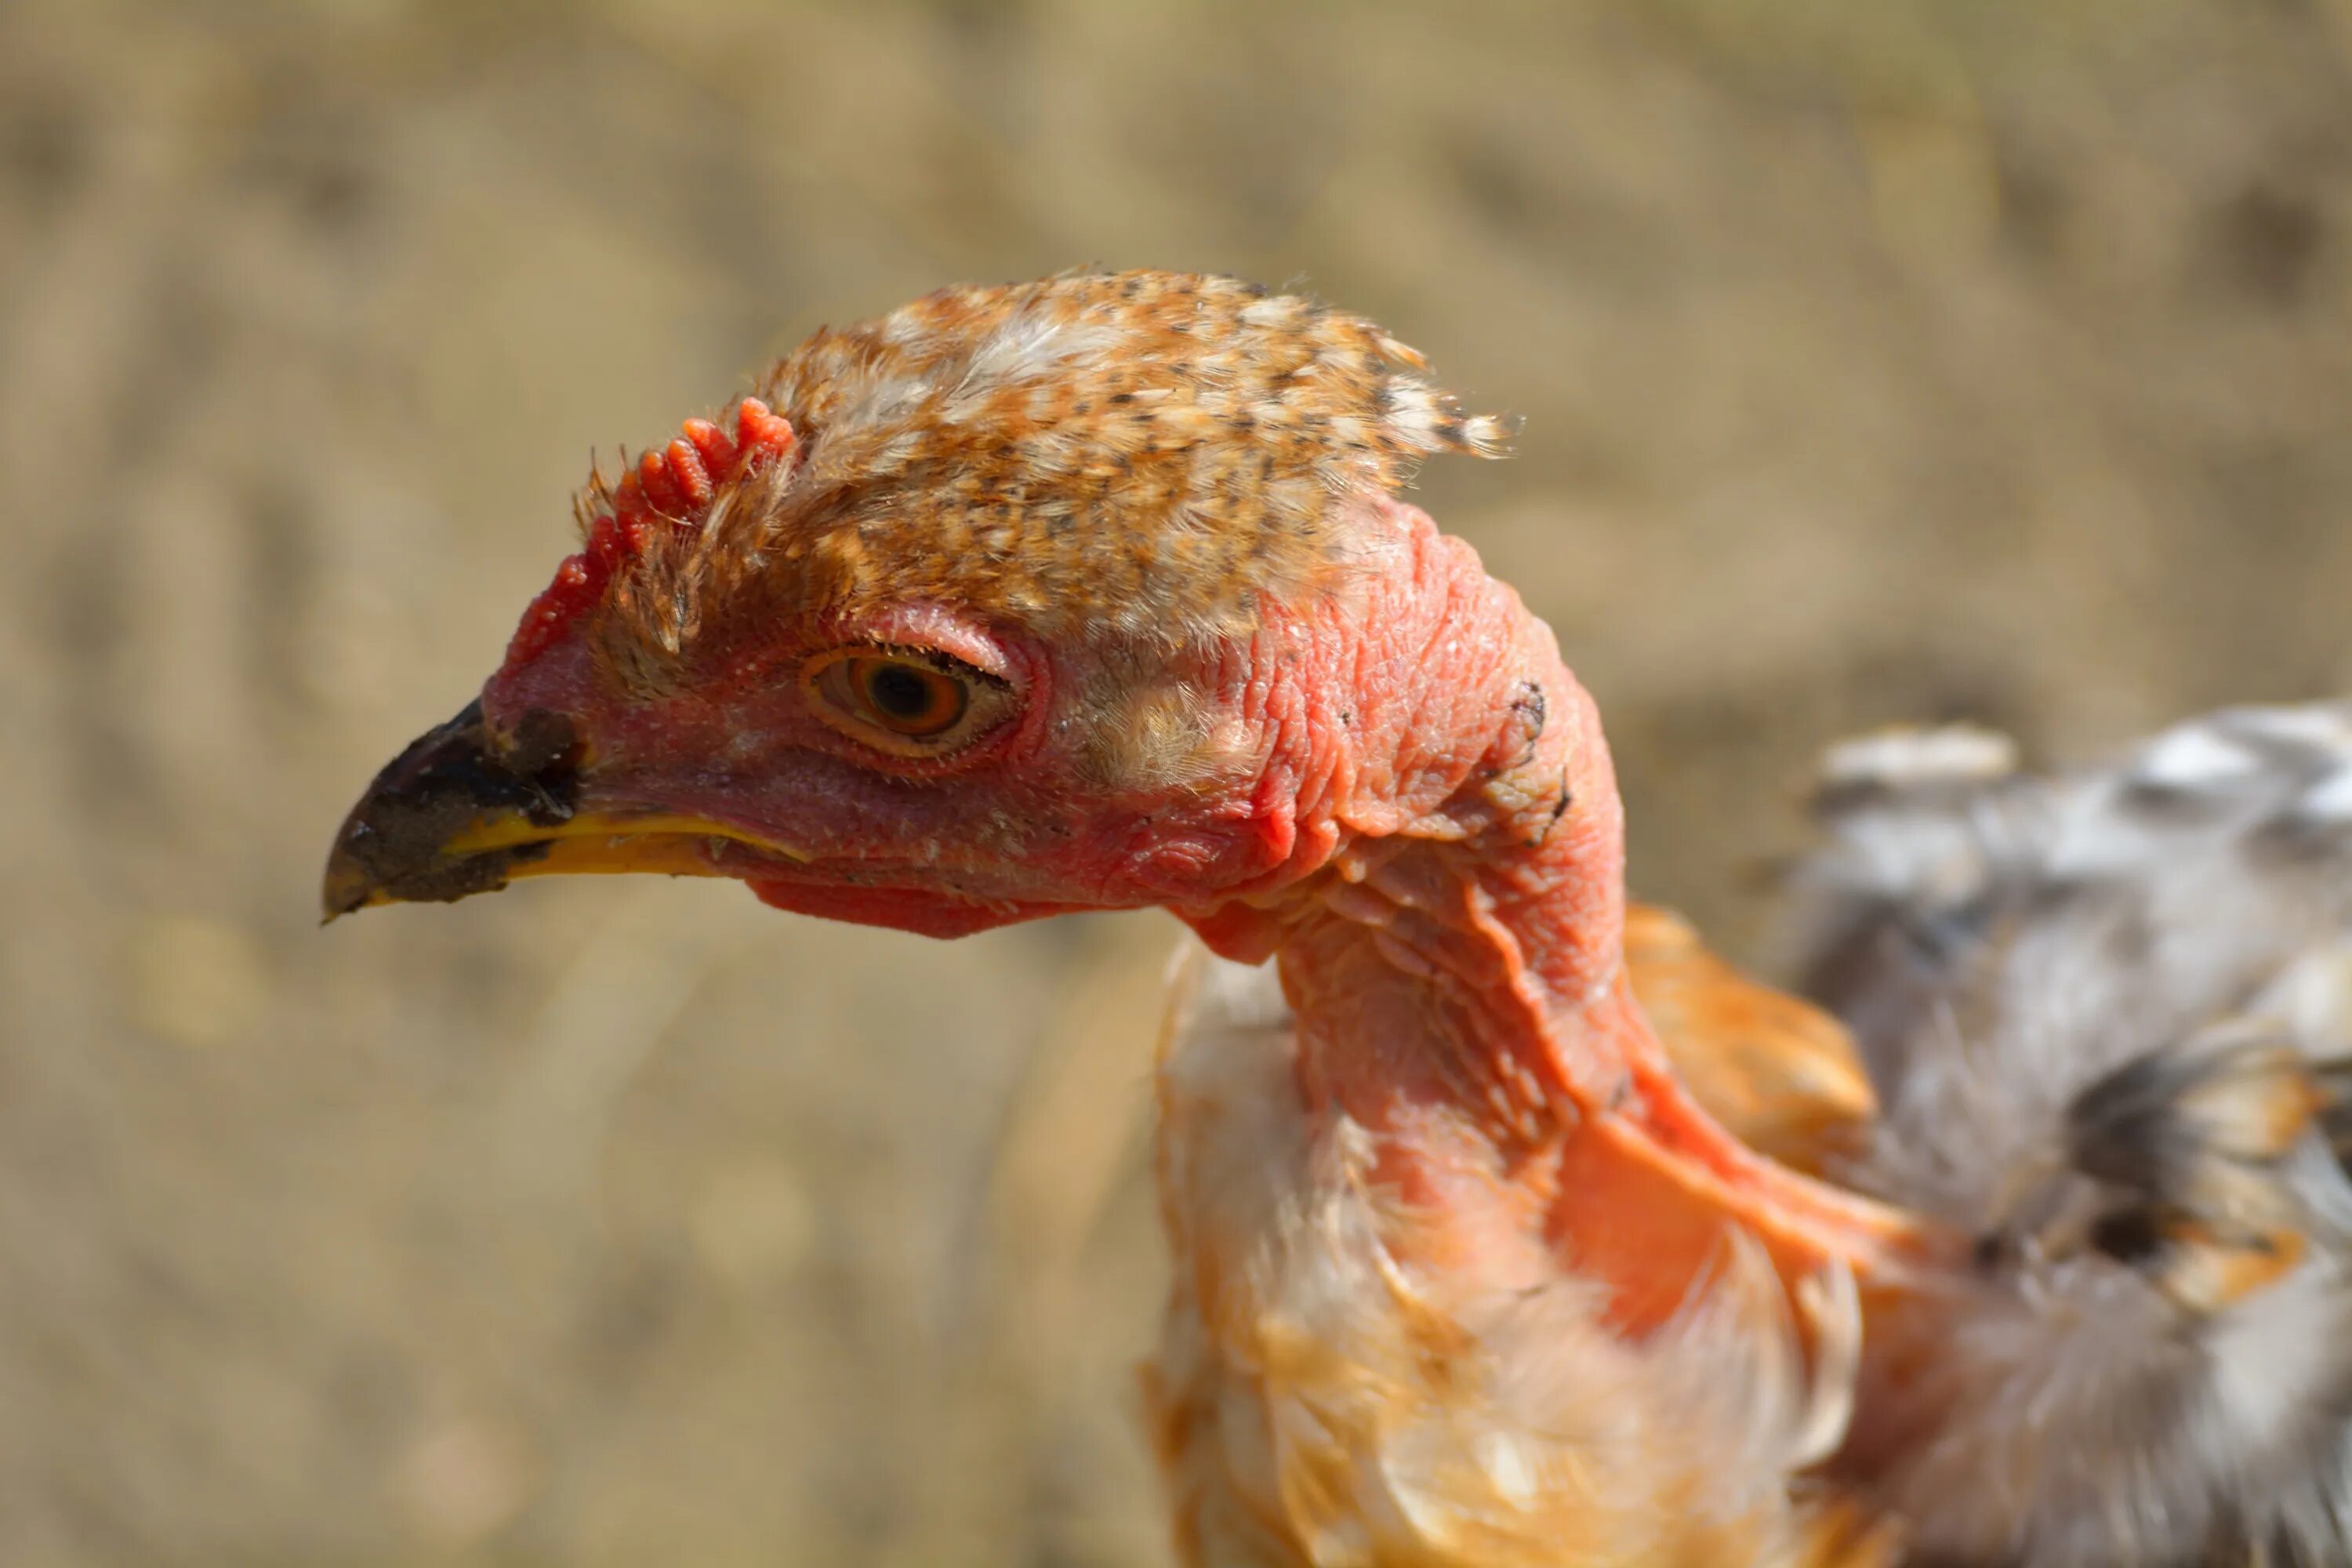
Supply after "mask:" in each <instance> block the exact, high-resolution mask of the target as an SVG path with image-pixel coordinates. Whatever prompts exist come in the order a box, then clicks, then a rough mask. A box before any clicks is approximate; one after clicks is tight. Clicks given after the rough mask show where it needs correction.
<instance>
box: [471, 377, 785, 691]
mask: <svg viewBox="0 0 2352 1568" xmlns="http://www.w3.org/2000/svg"><path fill="white" fill-rule="evenodd" d="M799 445H800V439H799V437H796V436H794V435H793V426H792V424H791V422H790V421H789V420H787V419H786V418H785V417H784V416H782V415H781V414H778V413H777V412H775V410H773V409H772V408H770V407H769V406H768V405H766V404H764V403H762V402H761V401H760V400H759V399H758V398H756V397H747V398H745V399H743V401H742V402H740V403H739V404H737V405H735V434H734V435H732V436H730V435H728V434H727V432H726V431H724V430H722V429H720V428H719V426H716V425H714V424H712V423H711V422H710V421H709V420H708V419H689V420H688V421H687V422H686V424H685V426H684V427H683V434H681V435H680V436H679V437H678V438H677V440H674V441H672V442H671V443H670V444H669V445H668V446H667V447H660V448H658V449H656V450H653V451H648V452H646V454H645V455H644V456H643V457H641V458H638V459H637V466H636V467H635V468H632V469H631V470H629V472H627V473H626V474H625V475H623V476H622V478H621V482H620V483H619V484H618V485H616V486H614V488H613V489H612V490H611V491H610V492H605V491H604V489H603V487H602V485H601V484H600V485H599V486H598V487H597V490H596V494H597V495H598V497H599V499H600V500H604V502H605V503H606V504H605V505H604V506H602V507H600V508H599V509H598V510H597V512H596V514H595V516H594V518H593V521H591V522H590V523H589V525H588V548H587V549H585V550H583V551H582V552H580V553H579V554H577V555H572V556H569V557H567V558H566V559H565V560H564V563H563V564H562V566H559V567H557V568H556V572H555V581H554V582H552V583H550V584H548V585H547V587H546V589H545V591H543V592H542V593H541V595H539V597H538V598H536V599H533V600H532V601H531V602H530V609H528V610H525V611H524V612H523V616H522V625H520V626H517V627H516V628H515V635H514V640H513V641H511V642H509V644H508V645H507V658H506V664H505V666H504V668H506V669H512V668H516V667H517V666H518V665H521V664H524V663H526V662H528V661H529V660H530V659H532V658H537V657H538V656H539V655H540V654H541V653H544V652H545V651H546V650H547V649H548V648H549V647H551V645H552V644H553V643H554V642H555V640H556V639H557V638H558V637H561V636H562V633H563V628H564V627H565V626H569V625H570V624H571V623H572V620H573V619H574V618H575V617H576V616H579V615H580V614H581V612H582V611H583V610H586V609H587V608H588V607H589V606H591V605H595V604H597V603H599V602H601V601H602V600H603V598H604V589H605V587H606V585H607V584H610V583H611V582H612V580H613V574H614V573H615V572H617V571H619V570H620V568H621V565H622V563H624V562H626V561H629V560H631V559H633V558H635V557H636V556H638V555H642V554H643V553H645V552H646V548H647V546H649V545H650V544H651V543H652V542H654V540H655V539H656V538H658V537H659V534H658V533H657V530H665V529H666V530H670V531H676V532H680V533H692V532H694V531H696V530H698V529H699V528H700V527H701V526H702V524H703V521H704V519H705V518H707V517H708V516H709V511H710V500H711V498H712V497H713V496H714V495H716V494H717V493H718V489H719V486H721V485H723V484H726V483H727V482H729V481H730V480H731V479H740V478H742V477H743V476H744V475H746V474H749V473H751V472H754V471H755V470H757V469H760V468H766V467H768V466H769V465H771V464H773V463H788V462H790V461H791V460H792V457H793V450H794V448H795V447H798V446H799Z"/></svg>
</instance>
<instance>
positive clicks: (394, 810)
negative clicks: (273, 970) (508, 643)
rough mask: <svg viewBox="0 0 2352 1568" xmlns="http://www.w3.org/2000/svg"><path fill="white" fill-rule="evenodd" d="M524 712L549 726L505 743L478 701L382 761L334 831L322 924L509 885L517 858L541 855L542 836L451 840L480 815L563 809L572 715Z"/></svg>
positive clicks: (569, 783) (567, 797) (568, 787)
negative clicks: (483, 844) (512, 842)
mask: <svg viewBox="0 0 2352 1568" xmlns="http://www.w3.org/2000/svg"><path fill="white" fill-rule="evenodd" d="M531 717H532V719H533V720H535V721H537V723H536V725H535V731H548V732H547V733H545V734H540V733H536V732H534V733H533V734H532V735H530V736H527V737H525V741H526V742H527V743H526V744H524V745H521V746H515V745H507V746H503V747H502V746H500V745H499V744H496V743H494V738H493V737H492V735H491V733H490V731H489V728H488V725H487V724H486V723H485V721H484V720H483V717H482V705H481V703H480V702H479V701H478V700H477V701H474V702H472V703H469V704H467V707H466V708H465V710H463V711H462V712H460V713H459V714H458V715H457V717H456V718H454V719H452V720H450V721H448V722H447V723H446V724H441V725H437V726H436V727H435V728H434V729H432V730H429V731H426V732H425V734H423V735H421V736H419V737H418V738H417V739H416V740H415V742H411V743H410V744H409V746H408V747H407V748H406V749H405V750H404V751H403V752H401V753H400V755H399V756H397V757H395V758H394V759H393V761H392V762H391V763H388V764H386V765H385V766H384V768H383V770H382V771H381V772H379V773H377V774H376V776H375V778H374V779H373V781H372V782H371V783H370V784H368V787H367V789H366V791H365V793H363V794H362V795H361V796H360V798H359V802H358V804H357V805H353V806H352V809H351V812H350V815H348V816H345V817H344V818H343V823H342V826H341V828H340V829H339V830H337V832H336V834H335V845H334V847H333V849H332V850H331V851H330V852H329V853H328V856H327V867H326V872H325V875H324V876H323V877H322V878H321V879H320V890H319V902H320V914H321V919H320V923H321V924H328V923H331V922H332V921H335V920H337V919H339V918H341V916H344V915H348V914H353V913H356V912H357V911H359V910H363V909H365V908H367V907H368V906H369V905H371V904H389V903H411V902H441V903H448V902H455V901H456V900H458V899H462V898H467V897H470V896H471V895H473V894H475V893H487V892H493V891H495V890H497V889H499V888H503V887H505V886H506V884H507V871H508V869H509V868H510V867H511V866H513V865H514V864H515V863H517V862H518V861H520V860H523V859H528V858H533V857H534V856H535V855H543V854H544V853H545V852H546V848H547V846H545V845H544V844H539V845H532V844H527V843H526V844H520V845H516V846H512V847H508V848H504V849H498V850H489V851H484V852H478V853H473V854H459V853H453V852H452V851H451V850H450V848H449V845H450V843H451V841H452V839H453V838H454V837H456V836H457V835H458V834H459V833H461V832H464V831H466V830H467V829H468V828H471V827H474V826H478V824H479V823H480V822H481V821H482V820H483V818H484V817H485V816H500V815H505V814H523V815H530V816H532V818H533V820H534V821H536V820H538V819H539V814H540V813H543V812H549V811H552V810H553V809H554V808H555V807H556V806H558V805H560V806H562V808H563V809H562V815H563V816H568V815H570V806H571V804H572V797H573V795H574V793H575V791H576V784H575V782H574V780H573V778H572V773H571V771H570V767H569V757H570V754H571V752H570V727H569V723H568V721H563V720H562V719H561V718H560V716H557V715H545V716H541V715H532V716H531ZM559 729H560V730H561V731H562V732H561V733H556V732H555V731H557V730H559ZM534 808H536V809H534Z"/></svg>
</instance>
